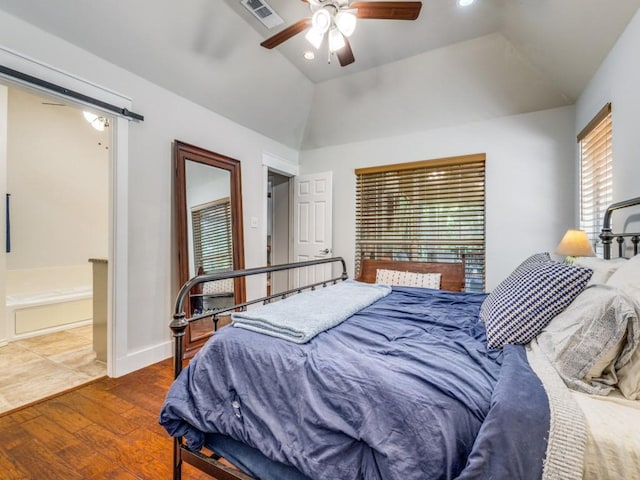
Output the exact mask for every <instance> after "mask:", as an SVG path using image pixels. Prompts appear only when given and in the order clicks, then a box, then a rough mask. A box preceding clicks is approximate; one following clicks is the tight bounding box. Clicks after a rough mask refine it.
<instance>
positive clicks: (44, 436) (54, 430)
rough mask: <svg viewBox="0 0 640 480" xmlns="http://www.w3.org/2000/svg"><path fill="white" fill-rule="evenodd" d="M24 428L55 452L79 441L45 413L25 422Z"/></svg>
mask: <svg viewBox="0 0 640 480" xmlns="http://www.w3.org/2000/svg"><path fill="white" fill-rule="evenodd" d="M22 428H24V429H25V430H26V431H27V432H29V433H30V434H31V436H32V437H33V438H37V439H38V440H40V441H41V442H42V443H43V444H45V445H47V448H48V449H49V450H50V451H52V452H54V453H58V452H59V451H60V450H62V449H63V448H66V447H69V446H71V445H75V444H77V443H78V442H79V440H78V438H77V437H76V436H75V435H74V434H72V433H69V432H67V431H66V430H64V429H62V428H60V426H59V425H58V424H56V423H55V422H54V421H53V420H51V419H50V418H49V417H46V416H44V415H40V416H38V417H35V418H34V419H32V420H29V421H28V422H25V423H23V424H22Z"/></svg>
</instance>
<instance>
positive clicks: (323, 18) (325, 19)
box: [311, 8, 331, 34]
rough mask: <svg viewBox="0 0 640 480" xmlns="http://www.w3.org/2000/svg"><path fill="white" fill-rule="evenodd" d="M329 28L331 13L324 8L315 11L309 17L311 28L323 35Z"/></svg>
mask: <svg viewBox="0 0 640 480" xmlns="http://www.w3.org/2000/svg"><path fill="white" fill-rule="evenodd" d="M330 26H331V13H329V11H328V10H327V9H326V8H321V9H320V10H316V11H315V12H314V14H313V16H312V17H311V28H312V29H313V30H317V31H318V32H320V33H322V34H324V33H326V31H327V30H329V27H330Z"/></svg>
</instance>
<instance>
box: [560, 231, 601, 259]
mask: <svg viewBox="0 0 640 480" xmlns="http://www.w3.org/2000/svg"><path fill="white" fill-rule="evenodd" d="M556 253H557V254H558V255H564V263H565V264H566V265H571V264H572V263H573V261H574V260H575V258H576V257H595V255H596V254H595V252H594V251H593V246H592V245H591V242H589V238H588V237H587V234H586V233H585V231H584V230H567V233H565V234H564V237H562V240H561V241H560V243H559V244H558V246H557V247H556Z"/></svg>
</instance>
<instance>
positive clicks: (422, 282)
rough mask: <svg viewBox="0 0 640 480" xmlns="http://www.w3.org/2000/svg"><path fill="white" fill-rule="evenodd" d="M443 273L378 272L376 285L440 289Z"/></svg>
mask: <svg viewBox="0 0 640 480" xmlns="http://www.w3.org/2000/svg"><path fill="white" fill-rule="evenodd" d="M441 277H442V274H441V273H415V272H401V271H398V270H386V269H384V268H378V269H377V270H376V283H384V284H385V285H396V286H398V287H421V288H435V289H436V290H439V289H440V278H441Z"/></svg>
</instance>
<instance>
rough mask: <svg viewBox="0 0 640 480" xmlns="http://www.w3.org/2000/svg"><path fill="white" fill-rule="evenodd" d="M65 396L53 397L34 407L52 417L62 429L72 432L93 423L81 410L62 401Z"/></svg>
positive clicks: (42, 413)
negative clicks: (78, 410)
mask: <svg viewBox="0 0 640 480" xmlns="http://www.w3.org/2000/svg"><path fill="white" fill-rule="evenodd" d="M63 397H64V395H63V396H61V397H58V398H53V399H51V400H49V401H46V402H43V403H41V404H38V405H36V406H35V407H32V408H33V409H34V410H37V411H38V412H39V413H40V414H41V415H44V416H46V417H47V418H50V419H51V420H52V421H54V422H55V423H56V425H58V426H59V427H60V428H61V429H63V430H65V431H67V432H71V433H74V432H77V431H79V430H82V429H83V428H85V427H88V426H89V425H91V424H92V423H93V422H91V420H89V419H88V418H87V417H85V416H84V415H83V414H82V413H81V412H77V411H76V410H74V409H73V408H71V407H70V406H69V405H67V404H66V403H64V401H62V398H63Z"/></svg>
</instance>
